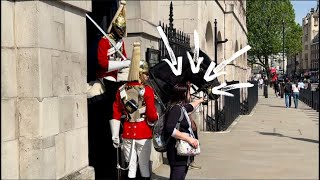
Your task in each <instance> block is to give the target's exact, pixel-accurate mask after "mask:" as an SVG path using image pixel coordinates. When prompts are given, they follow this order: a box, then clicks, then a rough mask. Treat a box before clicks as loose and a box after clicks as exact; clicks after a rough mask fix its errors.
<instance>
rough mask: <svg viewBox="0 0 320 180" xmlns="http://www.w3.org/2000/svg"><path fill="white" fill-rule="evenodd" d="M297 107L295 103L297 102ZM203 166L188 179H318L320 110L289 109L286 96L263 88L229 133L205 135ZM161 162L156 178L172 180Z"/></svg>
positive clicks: (202, 140)
mask: <svg viewBox="0 0 320 180" xmlns="http://www.w3.org/2000/svg"><path fill="white" fill-rule="evenodd" d="M292 105H293V101H292ZM199 138H200V143H201V151H202V152H201V154H200V155H199V156H197V157H196V158H195V159H196V163H198V164H199V165H201V166H202V169H200V170H195V169H192V170H189V172H188V175H187V179H319V170H318V169H319V160H318V159H319V113H318V112H316V111H314V110H312V109H311V108H309V107H308V106H307V105H305V104H304V103H302V102H301V101H299V108H298V109H295V108H288V109H287V108H285V104H284V99H282V98H276V97H275V95H274V94H273V90H272V89H270V88H269V98H264V96H262V91H261V90H259V100H258V104H257V106H256V107H255V108H254V110H253V112H252V113H251V114H250V115H244V116H240V117H239V118H238V119H237V120H236V122H235V123H234V124H233V126H232V128H230V131H229V132H225V133H212V132H201V133H200V137H199ZM169 172H170V170H169V166H168V165H167V164H163V165H161V166H160V167H159V168H157V169H156V170H155V171H154V172H153V173H154V174H153V178H152V179H155V180H156V179H168V177H169V174H170V173H169Z"/></svg>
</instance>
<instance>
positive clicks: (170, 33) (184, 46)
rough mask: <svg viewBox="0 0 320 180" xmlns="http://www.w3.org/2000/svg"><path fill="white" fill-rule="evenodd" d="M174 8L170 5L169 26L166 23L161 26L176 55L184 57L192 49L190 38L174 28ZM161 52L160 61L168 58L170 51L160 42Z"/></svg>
mask: <svg viewBox="0 0 320 180" xmlns="http://www.w3.org/2000/svg"><path fill="white" fill-rule="evenodd" d="M173 20H174V19H173V6H172V2H171V3H170V14H169V26H168V25H165V24H164V23H161V22H159V25H160V26H161V27H162V29H163V32H164V33H165V34H166V36H167V38H168V41H169V44H170V46H171V48H172V50H173V52H174V54H175V55H176V57H178V56H182V55H183V54H184V53H186V52H187V51H190V50H191V47H190V36H189V35H188V34H186V33H184V32H182V31H180V30H177V29H176V28H174V27H173ZM159 50H160V59H163V58H168V59H169V54H168V51H167V49H166V47H165V45H164V43H163V41H162V40H161V39H160V40H159Z"/></svg>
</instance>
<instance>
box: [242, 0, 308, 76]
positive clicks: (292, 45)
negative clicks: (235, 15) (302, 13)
mask: <svg viewBox="0 0 320 180" xmlns="http://www.w3.org/2000/svg"><path fill="white" fill-rule="evenodd" d="M246 17H247V29H248V42H249V45H250V46H251V47H252V49H251V50H250V51H249V52H248V54H249V59H248V61H249V63H251V64H259V65H261V66H263V67H264V68H265V69H266V70H268V69H269V61H268V58H269V56H271V55H274V54H278V53H280V52H282V45H283V31H282V30H283V27H284V45H285V53H286V54H287V55H293V54H295V53H298V52H300V51H301V50H302V45H301V36H302V28H301V27H300V26H299V24H297V23H296V22H295V14H294V10H293V7H292V4H291V2H290V0H274V1H272V0H270V1H266V0H250V1H247V12H246ZM267 72H268V71H267Z"/></svg>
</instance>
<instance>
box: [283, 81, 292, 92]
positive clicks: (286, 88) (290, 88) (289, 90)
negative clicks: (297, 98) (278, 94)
mask: <svg viewBox="0 0 320 180" xmlns="http://www.w3.org/2000/svg"><path fill="white" fill-rule="evenodd" d="M291 90H292V84H291V83H286V84H285V85H284V92H285V93H290V92H291Z"/></svg>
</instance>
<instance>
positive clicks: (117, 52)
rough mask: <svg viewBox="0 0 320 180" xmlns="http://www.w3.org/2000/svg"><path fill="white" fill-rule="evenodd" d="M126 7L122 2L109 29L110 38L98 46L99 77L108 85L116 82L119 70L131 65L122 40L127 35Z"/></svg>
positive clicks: (103, 39)
mask: <svg viewBox="0 0 320 180" xmlns="http://www.w3.org/2000/svg"><path fill="white" fill-rule="evenodd" d="M125 5H126V3H125V1H121V5H120V8H119V9H118V11H117V13H116V15H115V16H114V18H113V20H112V23H111V24H110V26H109V28H108V33H109V34H108V37H106V36H104V37H102V38H101V40H100V41H99V44H98V63H99V69H98V70H97V77H98V78H103V81H104V82H106V83H107V82H108V81H112V82H116V81H117V80H118V79H117V74H118V70H121V69H123V68H127V67H129V65H130V61H129V60H127V54H126V51H125V46H124V42H123V40H122V38H123V37H124V36H125V35H126V19H125ZM106 80H107V81H106ZM118 81H119V80H118Z"/></svg>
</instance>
